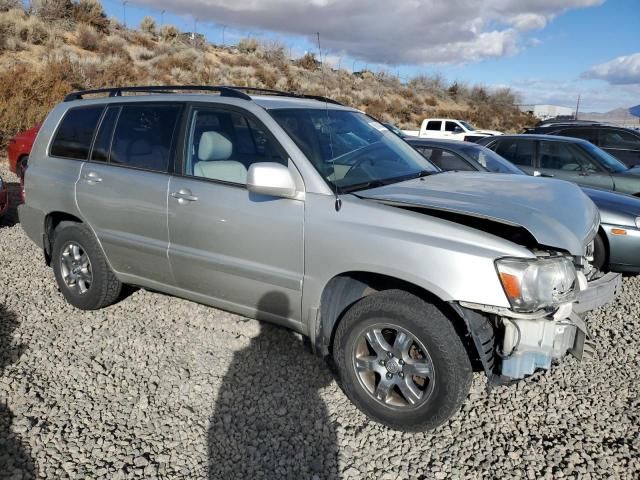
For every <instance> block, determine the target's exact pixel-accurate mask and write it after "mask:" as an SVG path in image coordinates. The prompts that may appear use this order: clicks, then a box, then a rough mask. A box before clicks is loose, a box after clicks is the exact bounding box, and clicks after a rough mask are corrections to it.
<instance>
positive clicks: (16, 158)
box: [7, 124, 40, 178]
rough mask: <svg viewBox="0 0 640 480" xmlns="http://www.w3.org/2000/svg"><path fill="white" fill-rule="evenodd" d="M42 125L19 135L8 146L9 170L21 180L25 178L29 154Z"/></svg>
mask: <svg viewBox="0 0 640 480" xmlns="http://www.w3.org/2000/svg"><path fill="white" fill-rule="evenodd" d="M39 130H40V125H39V124H38V125H36V126H34V127H32V128H30V129H29V130H25V131H24V132H21V133H19V134H17V135H16V136H15V137H14V138H12V139H11V140H9V145H8V146H7V155H8V157H9V170H11V171H12V172H13V173H15V174H16V175H17V176H18V177H19V178H22V177H23V176H24V170H25V168H26V167H27V161H28V160H29V154H30V153H31V148H32V147H33V142H34V141H35V139H36V136H37V135H38V131H39Z"/></svg>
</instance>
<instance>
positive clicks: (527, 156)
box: [488, 138, 536, 175]
mask: <svg viewBox="0 0 640 480" xmlns="http://www.w3.org/2000/svg"><path fill="white" fill-rule="evenodd" d="M488 147H489V148H490V149H491V150H493V151H494V152H496V153H497V154H498V155H500V156H501V157H503V158H506V159H507V160H509V161H510V162H511V163H514V164H516V165H517V166H519V167H520V168H521V169H522V170H524V171H525V172H527V173H528V174H529V175H533V174H534V171H535V157H536V142H535V140H533V139H529V138H523V139H519V138H499V139H496V140H495V141H493V142H491V143H489V144H488Z"/></svg>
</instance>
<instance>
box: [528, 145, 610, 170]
mask: <svg viewBox="0 0 640 480" xmlns="http://www.w3.org/2000/svg"><path fill="white" fill-rule="evenodd" d="M540 168H548V169H552V170H564V171H568V172H578V171H587V172H591V173H595V172H597V171H599V170H598V168H597V167H596V166H595V165H594V163H593V162H592V161H591V160H589V159H588V158H586V156H585V155H583V154H581V153H580V152H578V151H577V150H576V149H574V148H572V145H571V144H569V143H561V142H540Z"/></svg>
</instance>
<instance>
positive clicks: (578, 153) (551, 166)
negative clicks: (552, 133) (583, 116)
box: [538, 140, 614, 190]
mask: <svg viewBox="0 0 640 480" xmlns="http://www.w3.org/2000/svg"><path fill="white" fill-rule="evenodd" d="M538 152H539V153H538V157H539V168H538V170H539V171H540V172H541V173H543V174H545V175H549V176H553V177H555V178H559V179H561V180H567V181H570V182H575V183H577V184H579V185H585V186H590V187H599V188H605V189H608V190H613V188H614V185H613V178H612V177H611V175H610V174H609V173H608V172H605V171H604V170H603V169H602V168H601V167H600V166H599V165H598V164H597V163H595V162H594V161H593V160H591V159H590V158H589V156H588V155H587V154H586V153H584V152H583V151H582V150H581V149H580V148H578V147H577V146H575V145H573V144H571V143H568V142H562V141H555V140H541V141H540V142H539V148H538Z"/></svg>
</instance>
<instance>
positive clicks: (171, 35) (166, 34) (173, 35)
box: [160, 25, 180, 42]
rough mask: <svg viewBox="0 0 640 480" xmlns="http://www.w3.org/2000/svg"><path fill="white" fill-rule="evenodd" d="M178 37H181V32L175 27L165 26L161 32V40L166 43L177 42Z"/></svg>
mask: <svg viewBox="0 0 640 480" xmlns="http://www.w3.org/2000/svg"><path fill="white" fill-rule="evenodd" d="M178 35H180V30H178V28H177V27H176V26H174V25H165V26H164V27H162V30H160V38H162V40H164V41H165V42H172V41H175V40H176V39H177V38H178Z"/></svg>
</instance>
